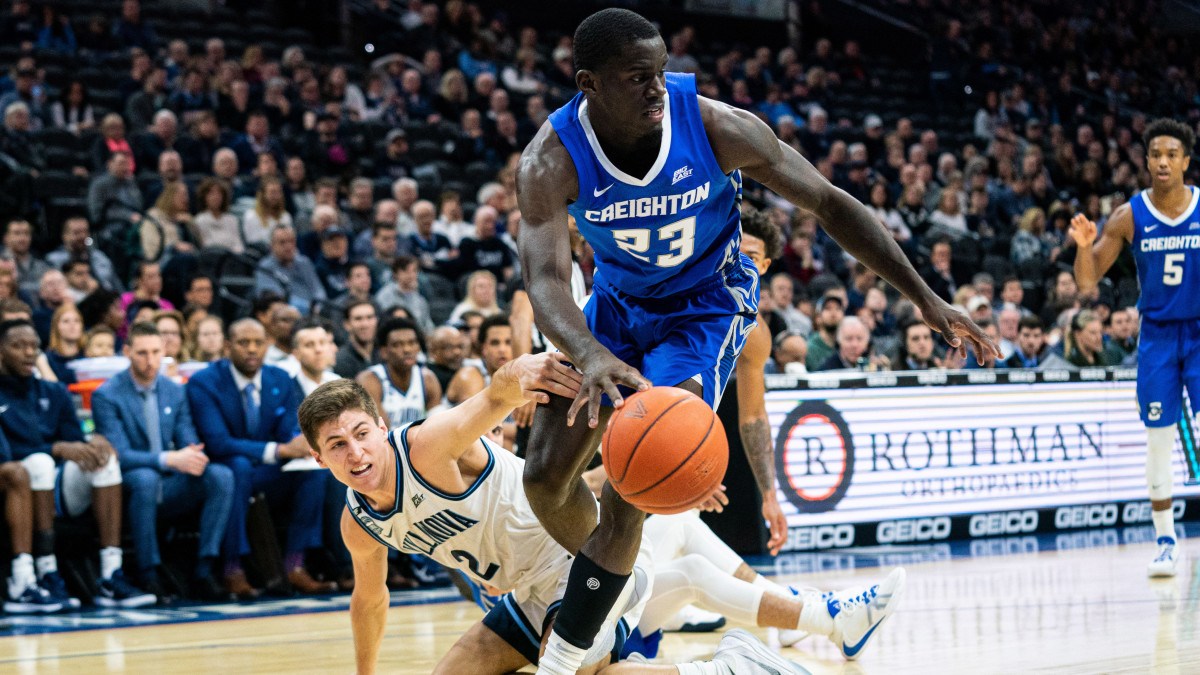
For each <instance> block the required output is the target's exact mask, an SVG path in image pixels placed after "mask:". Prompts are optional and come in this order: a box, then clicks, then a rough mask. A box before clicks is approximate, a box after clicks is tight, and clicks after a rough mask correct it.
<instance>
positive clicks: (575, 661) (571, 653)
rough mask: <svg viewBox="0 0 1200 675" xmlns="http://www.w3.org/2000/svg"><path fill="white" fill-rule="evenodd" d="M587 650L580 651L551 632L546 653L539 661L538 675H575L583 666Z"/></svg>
mask: <svg viewBox="0 0 1200 675" xmlns="http://www.w3.org/2000/svg"><path fill="white" fill-rule="evenodd" d="M587 651H588V650H586V649H580V648H579V647H576V646H575V645H573V644H571V643H569V642H567V641H566V640H564V639H562V638H561V637H560V636H559V635H558V633H556V632H555V631H553V630H551V631H550V639H549V640H548V641H547V642H546V653H545V654H542V657H541V658H540V659H538V669H537V672H538V675H575V672H576V671H578V670H579V668H580V667H581V666H582V665H583V657H585V656H587Z"/></svg>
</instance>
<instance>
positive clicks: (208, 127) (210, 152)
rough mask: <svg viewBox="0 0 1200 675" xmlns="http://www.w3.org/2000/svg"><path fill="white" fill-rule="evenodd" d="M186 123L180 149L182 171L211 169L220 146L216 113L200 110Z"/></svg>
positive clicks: (191, 171)
mask: <svg viewBox="0 0 1200 675" xmlns="http://www.w3.org/2000/svg"><path fill="white" fill-rule="evenodd" d="M187 124H188V129H189V133H188V137H187V138H186V139H184V142H183V143H182V144H181V145H182V147H181V149H180V154H181V155H182V156H183V169H184V171H186V172H187V173H201V172H205V171H211V170H212V166H213V158H214V157H215V156H216V154H217V151H218V150H219V149H220V148H221V127H220V126H219V125H218V124H217V117H216V115H214V114H213V113H212V111H211V110H202V111H200V112H198V113H195V114H194V115H192V117H191V119H190V121H188V122H187ZM235 158H236V155H235Z"/></svg>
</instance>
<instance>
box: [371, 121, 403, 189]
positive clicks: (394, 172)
mask: <svg viewBox="0 0 1200 675" xmlns="http://www.w3.org/2000/svg"><path fill="white" fill-rule="evenodd" d="M411 175H412V161H411V160H410V159H409V157H408V134H406V133H405V132H404V130H403V129H392V130H391V131H389V132H388V134H387V137H386V138H385V139H384V142H383V149H382V150H380V152H379V154H378V155H377V156H376V157H375V177H376V178H386V179H388V180H397V179H400V178H405V177H407V176H411Z"/></svg>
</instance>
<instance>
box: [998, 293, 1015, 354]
mask: <svg viewBox="0 0 1200 675" xmlns="http://www.w3.org/2000/svg"><path fill="white" fill-rule="evenodd" d="M1020 323H1021V310H1019V309H1017V308H1016V307H1013V306H1011V305H1009V304H1005V305H1004V308H1003V309H1001V310H1000V311H999V312H998V313H997V314H996V333H997V334H998V336H999V339H998V340H997V341H996V346H998V347H1000V357H1001V358H1002V359H1007V358H1008V357H1010V356H1012V353H1013V351H1014V350H1015V349H1016V348H1017V335H1018V333H1019V332H1020V328H1019V325H1020Z"/></svg>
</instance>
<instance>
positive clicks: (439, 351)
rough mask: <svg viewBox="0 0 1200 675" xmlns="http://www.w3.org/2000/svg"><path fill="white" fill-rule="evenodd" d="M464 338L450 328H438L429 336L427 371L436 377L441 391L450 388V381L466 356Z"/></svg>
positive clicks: (454, 329)
mask: <svg viewBox="0 0 1200 675" xmlns="http://www.w3.org/2000/svg"><path fill="white" fill-rule="evenodd" d="M466 351H467V350H466V338H464V337H463V334H462V333H460V332H459V331H458V329H457V328H454V327H452V326H438V327H437V328H435V329H434V330H433V332H432V333H430V335H429V363H428V366H429V370H430V371H432V372H433V374H434V376H435V377H437V380H438V384H439V385H441V388H442V391H446V390H447V389H448V388H449V387H450V381H451V380H452V379H454V375H455V373H457V372H458V371H459V369H460V368H462V366H463V357H464V356H466Z"/></svg>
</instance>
